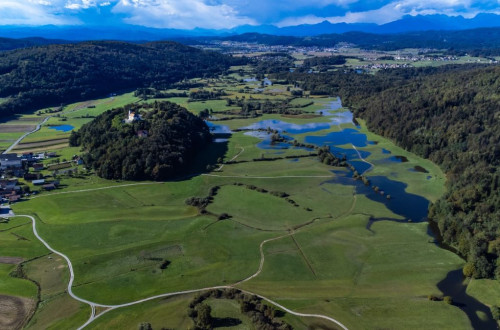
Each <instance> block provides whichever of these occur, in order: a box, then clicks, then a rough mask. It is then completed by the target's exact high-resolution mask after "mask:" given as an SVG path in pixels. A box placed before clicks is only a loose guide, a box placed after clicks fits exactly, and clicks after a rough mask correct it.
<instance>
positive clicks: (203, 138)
mask: <svg viewBox="0 0 500 330" xmlns="http://www.w3.org/2000/svg"><path fill="white" fill-rule="evenodd" d="M129 112H134V113H135V118H136V119H135V120H133V121H130V122H127V121H125V119H127V118H129ZM211 139H212V137H211V134H210V131H209V128H208V126H207V125H206V124H205V122H204V121H203V120H201V119H200V118H199V117H197V116H195V115H193V114H192V113H190V112H189V111H187V110H186V109H185V108H183V107H181V106H179V105H176V104H174V103H170V102H154V103H153V104H149V105H148V104H144V105H137V104H130V105H127V106H125V107H123V108H118V109H114V110H111V111H107V112H105V113H103V114H101V115H99V116H98V117H96V118H95V119H94V120H93V121H92V122H90V123H87V124H85V125H83V126H82V128H81V129H80V130H78V132H75V131H73V132H72V133H71V136H70V145H72V146H82V148H83V150H84V151H85V152H86V153H85V154H84V157H83V158H84V161H85V164H87V166H90V167H92V168H93V169H94V170H95V171H96V173H97V174H98V175H99V176H100V177H103V178H106V179H124V180H145V179H150V180H166V179H170V178H174V177H177V176H178V175H179V174H183V173H185V171H186V167H187V164H189V162H190V161H191V160H192V159H193V157H195V155H196V154H197V153H198V152H199V151H200V150H201V149H202V148H203V147H204V146H206V144H207V143H209V142H210V141H211Z"/></svg>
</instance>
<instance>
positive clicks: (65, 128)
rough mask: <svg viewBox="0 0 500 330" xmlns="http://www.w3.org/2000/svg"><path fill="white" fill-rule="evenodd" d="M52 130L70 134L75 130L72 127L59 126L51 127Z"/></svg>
mask: <svg viewBox="0 0 500 330" xmlns="http://www.w3.org/2000/svg"><path fill="white" fill-rule="evenodd" d="M49 128H50V129H55V130H56V131H62V132H69V131H71V130H73V128H75V127H74V126H71V125H59V126H49Z"/></svg>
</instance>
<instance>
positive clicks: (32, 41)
mask: <svg viewBox="0 0 500 330" xmlns="http://www.w3.org/2000/svg"><path fill="white" fill-rule="evenodd" d="M67 43H70V42H68V41H65V40H56V39H45V38H22V39H10V38H0V51H2V50H13V49H18V48H26V47H34V46H44V45H53V44H67Z"/></svg>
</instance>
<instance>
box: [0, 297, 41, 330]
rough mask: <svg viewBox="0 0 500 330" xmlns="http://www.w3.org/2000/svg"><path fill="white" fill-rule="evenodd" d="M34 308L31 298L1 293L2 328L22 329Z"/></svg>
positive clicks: (0, 315)
mask: <svg viewBox="0 0 500 330" xmlns="http://www.w3.org/2000/svg"><path fill="white" fill-rule="evenodd" d="M34 308H35V302H34V301H33V300H31V299H27V298H21V297H14V296H6V295H0V329H4V330H16V329H21V328H22V327H23V325H24V323H25V322H27V319H28V318H29V316H30V315H31V313H32V312H33V309H34Z"/></svg>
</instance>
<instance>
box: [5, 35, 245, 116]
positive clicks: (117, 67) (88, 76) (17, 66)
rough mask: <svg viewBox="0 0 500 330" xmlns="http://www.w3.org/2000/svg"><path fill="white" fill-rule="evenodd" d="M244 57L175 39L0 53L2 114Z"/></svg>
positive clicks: (212, 70)
mask: <svg viewBox="0 0 500 330" xmlns="http://www.w3.org/2000/svg"><path fill="white" fill-rule="evenodd" d="M237 61H242V60H241V59H239V60H238V59H233V58H232V57H229V56H225V55H222V54H219V53H216V52H209V51H202V50H199V49H195V48H192V47H188V46H184V45H181V44H178V43H174V42H156V43H148V44H142V45H138V44H131V43H125V42H109V41H108V42H84V43H79V44H65V45H49V46H41V47H34V48H26V49H18V50H14V51H8V52H3V53H0V98H10V99H9V101H8V102H5V103H3V104H0V116H5V115H6V114H12V113H17V112H20V111H26V110H32V109H39V108H42V107H45V106H54V105H59V104H61V103H66V102H75V101H78V100H85V99H89V98H93V97H98V96H104V95H107V94H108V93H112V92H118V91H120V90H124V89H131V88H138V87H149V86H152V85H153V86H157V87H162V86H167V85H169V84H171V83H173V82H176V81H180V80H182V79H184V78H192V77H203V76H213V75H216V74H220V73H222V72H223V71H225V70H226V69H227V68H228V67H229V66H230V65H231V64H232V63H235V62H237Z"/></svg>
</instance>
